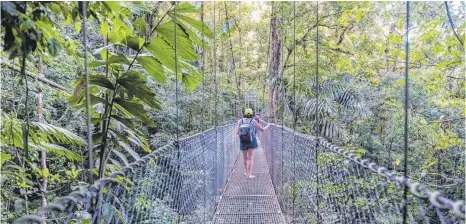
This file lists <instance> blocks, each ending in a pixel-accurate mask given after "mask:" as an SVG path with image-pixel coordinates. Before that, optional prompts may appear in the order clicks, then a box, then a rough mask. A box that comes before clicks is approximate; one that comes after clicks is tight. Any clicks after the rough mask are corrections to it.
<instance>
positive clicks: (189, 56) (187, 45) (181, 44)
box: [156, 22, 198, 61]
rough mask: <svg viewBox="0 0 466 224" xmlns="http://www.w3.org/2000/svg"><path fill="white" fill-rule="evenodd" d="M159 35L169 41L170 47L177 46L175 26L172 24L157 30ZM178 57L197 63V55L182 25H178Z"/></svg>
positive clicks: (167, 23)
mask: <svg viewBox="0 0 466 224" xmlns="http://www.w3.org/2000/svg"><path fill="white" fill-rule="evenodd" d="M156 31H157V33H158V34H160V36H162V38H163V39H164V40H165V41H167V42H168V43H169V44H170V46H172V47H174V46H175V33H174V25H173V23H172V22H166V23H164V24H162V25H160V26H159V27H158V28H157V29H156ZM176 37H177V49H178V57H179V58H180V59H185V60H187V61H196V60H197V56H198V55H197V53H196V50H195V49H194V46H193V43H192V41H191V40H190V39H189V36H188V34H187V33H186V32H185V30H184V29H183V28H181V26H180V25H178V24H177V25H176Z"/></svg>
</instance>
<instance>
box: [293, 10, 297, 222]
mask: <svg viewBox="0 0 466 224" xmlns="http://www.w3.org/2000/svg"><path fill="white" fill-rule="evenodd" d="M293 65H294V66H293V185H292V187H293V223H294V215H295V209H294V207H295V200H296V192H295V191H296V190H295V188H296V186H295V184H296V177H295V175H296V173H295V172H296V1H293Z"/></svg>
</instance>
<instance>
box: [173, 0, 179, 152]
mask: <svg viewBox="0 0 466 224" xmlns="http://www.w3.org/2000/svg"><path fill="white" fill-rule="evenodd" d="M173 5H174V9H173V27H174V36H175V105H176V144H177V145H178V141H179V139H180V128H179V123H180V122H179V121H180V117H179V114H178V110H179V103H178V49H177V47H178V46H177V41H176V39H177V37H176V30H177V25H176V2H174V3H173ZM177 147H178V146H177Z"/></svg>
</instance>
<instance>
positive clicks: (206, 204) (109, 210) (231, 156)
mask: <svg viewBox="0 0 466 224" xmlns="http://www.w3.org/2000/svg"><path fill="white" fill-rule="evenodd" d="M235 127H236V126H235V125H234V124H230V125H225V126H220V127H217V128H214V129H209V130H207V131H205V132H203V133H200V134H197V135H194V136H191V137H187V138H184V139H182V140H180V141H179V142H178V145H177V144H176V142H171V143H169V144H167V145H165V146H163V147H161V148H160V149H158V150H156V151H154V152H153V153H151V154H149V155H147V156H144V157H142V158H141V159H140V160H138V161H135V162H133V163H131V164H130V165H128V166H127V167H124V168H122V169H121V170H119V171H118V172H115V173H113V174H112V175H110V176H109V177H107V178H103V179H100V180H98V181H97V182H96V184H94V185H92V186H91V187H90V188H86V189H81V190H80V191H77V192H73V193H71V194H70V195H68V196H66V197H62V198H60V199H59V200H58V201H56V202H55V203H50V204H49V205H48V206H47V207H46V208H41V209H39V211H38V213H37V214H35V215H30V216H26V217H22V218H20V219H18V220H16V221H15V223H41V222H42V220H41V216H44V217H45V221H46V222H47V223H206V222H207V221H208V220H212V217H213V215H214V209H215V204H216V202H217V200H218V199H219V196H220V194H221V192H222V189H223V187H224V185H225V183H226V181H227V178H228V174H229V173H230V171H231V169H232V167H233V165H234V162H235V159H236V155H237V152H238V150H233V149H237V148H239V145H238V144H239V139H238V137H237V136H236V135H235V134H234V131H235Z"/></svg>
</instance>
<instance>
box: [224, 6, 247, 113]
mask: <svg viewBox="0 0 466 224" xmlns="http://www.w3.org/2000/svg"><path fill="white" fill-rule="evenodd" d="M224 3H225V20H226V21H228V20H229V17H228V9H227V3H226V2H224ZM230 28H231V27H230V24H229V23H227V29H228V37H229V42H230V52H231V60H232V65H233V68H232V70H233V73H234V74H235V79H236V97H235V98H236V100H235V106H236V107H235V108H236V117H237V118H238V119H239V118H241V117H242V114H243V113H242V112H241V80H240V77H238V75H237V74H236V65H235V55H234V53H233V42H232V40H231V32H230Z"/></svg>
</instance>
